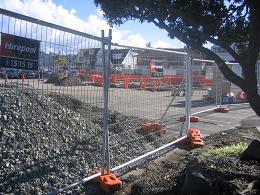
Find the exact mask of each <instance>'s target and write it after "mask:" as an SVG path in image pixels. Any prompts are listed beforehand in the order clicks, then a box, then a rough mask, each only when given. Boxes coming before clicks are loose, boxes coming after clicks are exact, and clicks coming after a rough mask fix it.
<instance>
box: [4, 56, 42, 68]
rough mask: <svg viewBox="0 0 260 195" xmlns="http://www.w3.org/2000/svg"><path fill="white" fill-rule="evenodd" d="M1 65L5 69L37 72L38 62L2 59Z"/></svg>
mask: <svg viewBox="0 0 260 195" xmlns="http://www.w3.org/2000/svg"><path fill="white" fill-rule="evenodd" d="M2 64H3V65H4V67H6V68H17V69H28V70H37V68H38V62H37V61H32V60H26V59H17V58H7V57H2Z"/></svg>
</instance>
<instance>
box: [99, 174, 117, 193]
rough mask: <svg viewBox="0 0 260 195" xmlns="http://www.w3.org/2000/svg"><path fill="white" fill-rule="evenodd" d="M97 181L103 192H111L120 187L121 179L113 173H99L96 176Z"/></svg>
mask: <svg viewBox="0 0 260 195" xmlns="http://www.w3.org/2000/svg"><path fill="white" fill-rule="evenodd" d="M98 183H99V184H100V187H101V188H102V190H104V191H105V192H112V191H115V190H118V189H119V188H121V187H122V181H120V180H119V179H118V178H117V177H116V176H115V175H114V174H113V173H109V174H105V175H101V176H100V177H98Z"/></svg>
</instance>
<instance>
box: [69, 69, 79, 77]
mask: <svg viewBox="0 0 260 195" xmlns="http://www.w3.org/2000/svg"><path fill="white" fill-rule="evenodd" d="M69 76H70V77H78V76H79V71H78V70H70V71H69Z"/></svg>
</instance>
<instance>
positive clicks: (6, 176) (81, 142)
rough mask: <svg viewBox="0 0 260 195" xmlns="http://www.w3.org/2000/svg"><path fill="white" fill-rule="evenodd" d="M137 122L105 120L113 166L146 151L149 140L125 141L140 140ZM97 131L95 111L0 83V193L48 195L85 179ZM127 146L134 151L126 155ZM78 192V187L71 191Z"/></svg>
mask: <svg viewBox="0 0 260 195" xmlns="http://www.w3.org/2000/svg"><path fill="white" fill-rule="evenodd" d="M123 121H127V122H123ZM115 122H117V123H116V124H115V125H112V124H113V123H115ZM141 122H142V120H141V119H138V118H133V117H128V116H123V115H121V114H119V113H114V114H113V115H111V116H110V117H109V123H110V124H111V126H110V131H111V132H110V135H111V142H112V144H113V145H115V146H116V147H113V148H111V154H112V160H113V163H114V164H117V163H121V161H120V159H124V161H126V160H130V159H132V158H133V155H137V154H139V153H141V152H143V151H144V150H145V149H146V148H145V146H144V144H145V143H146V141H147V140H143V139H140V140H138V141H136V142H133V141H132V142H125V141H126V140H133V139H138V137H140V136H141V135H139V134H137V133H136V131H135V129H137V128H138V127H139V125H140V123H141ZM101 127H102V110H101V109H99V108H96V107H93V106H90V105H87V104H84V103H82V102H80V101H78V100H76V99H73V98H70V97H66V96H64V95H63V96H60V95H57V94H49V95H47V94H45V93H43V92H42V91H37V90H36V89H31V88H30V87H26V88H25V87H24V86H18V85H15V86H13V85H11V84H10V85H7V84H4V85H1V84H0V148H1V149H0V150H1V153H0V194H46V193H47V192H50V191H54V190H55V189H58V188H60V187H63V186H64V185H66V184H71V183H73V182H75V181H76V180H78V179H80V178H83V177H86V176H88V175H89V173H88V171H89V169H91V168H93V166H96V165H97V164H95V163H97V162H99V161H100V159H101V155H100V154H101V151H100V150H101ZM126 130H127V131H126ZM123 142H124V143H125V144H124V146H123V147H122V148H121V147H120V143H123ZM128 148H131V151H132V153H126V150H128ZM118 156H120V158H118ZM115 157H117V158H115ZM81 190H82V186H79V187H77V188H76V189H75V190H74V191H73V193H79V192H80V191H81Z"/></svg>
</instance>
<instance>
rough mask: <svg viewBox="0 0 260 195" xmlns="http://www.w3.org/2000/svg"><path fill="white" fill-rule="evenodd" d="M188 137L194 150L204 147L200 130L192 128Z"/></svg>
mask: <svg viewBox="0 0 260 195" xmlns="http://www.w3.org/2000/svg"><path fill="white" fill-rule="evenodd" d="M188 137H189V140H190V143H191V147H192V148H197V147H201V146H203V145H204V143H203V140H202V138H201V133H200V131H199V130H198V129H196V128H190V129H189V134H188Z"/></svg>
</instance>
